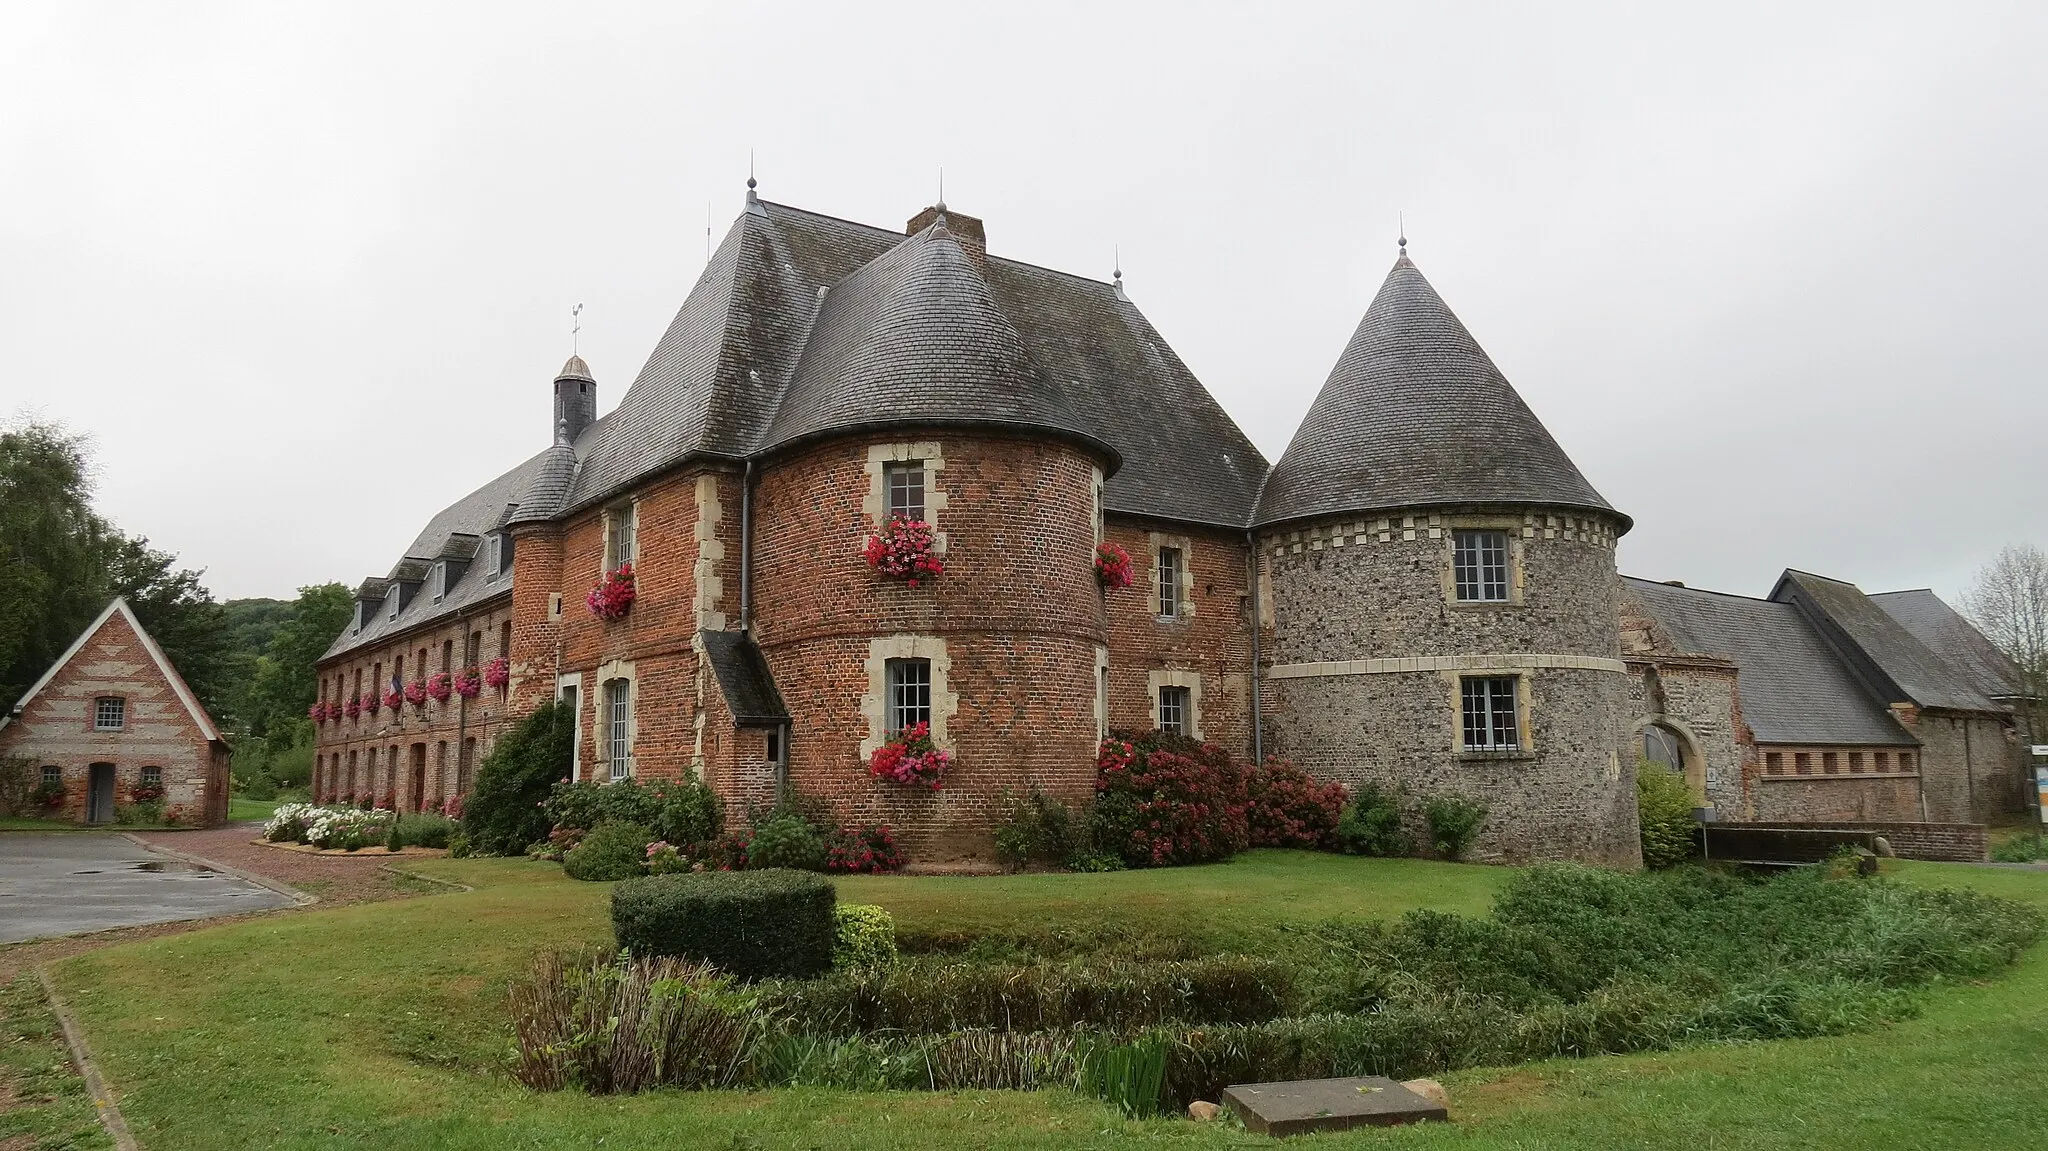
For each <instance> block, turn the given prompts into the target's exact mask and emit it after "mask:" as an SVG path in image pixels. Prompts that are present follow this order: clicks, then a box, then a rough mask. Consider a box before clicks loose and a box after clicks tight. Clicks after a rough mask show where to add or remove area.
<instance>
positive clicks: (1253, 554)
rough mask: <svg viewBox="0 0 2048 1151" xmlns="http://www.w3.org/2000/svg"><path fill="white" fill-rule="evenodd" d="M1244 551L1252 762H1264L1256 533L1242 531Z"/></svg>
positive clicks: (1257, 544)
mask: <svg viewBox="0 0 2048 1151" xmlns="http://www.w3.org/2000/svg"><path fill="white" fill-rule="evenodd" d="M1244 542H1245V551H1246V552H1247V553H1248V554H1249V558H1250V561H1251V563H1250V568H1251V607H1252V620H1251V623H1252V674H1251V684H1252V762H1253V763H1264V762H1266V731H1265V719H1264V716H1263V715H1262V713H1261V710H1260V705H1259V629H1260V626H1261V625H1260V615H1259V537H1258V535H1257V534H1256V533H1254V532H1250V531H1247V532H1245V533H1244Z"/></svg>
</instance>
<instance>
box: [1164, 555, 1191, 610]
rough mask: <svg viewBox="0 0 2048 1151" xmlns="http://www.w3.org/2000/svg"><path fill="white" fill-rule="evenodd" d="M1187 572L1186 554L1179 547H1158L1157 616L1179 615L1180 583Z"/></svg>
mask: <svg viewBox="0 0 2048 1151" xmlns="http://www.w3.org/2000/svg"><path fill="white" fill-rule="evenodd" d="M1186 573H1187V556H1186V555H1185V554H1184V553H1182V551H1181V550H1180V549H1179V548H1170V547H1162V548H1160V549H1159V616H1160V618H1161V619H1171V618H1173V617H1175V616H1178V615H1180V609H1181V602H1182V601H1181V583H1182V581H1183V579H1184V578H1185V576H1186Z"/></svg>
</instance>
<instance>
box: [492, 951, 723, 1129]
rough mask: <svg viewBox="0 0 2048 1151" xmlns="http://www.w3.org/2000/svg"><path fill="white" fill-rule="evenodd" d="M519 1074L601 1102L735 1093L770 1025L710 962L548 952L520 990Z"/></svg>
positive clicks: (516, 990)
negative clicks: (708, 1091)
mask: <svg viewBox="0 0 2048 1151" xmlns="http://www.w3.org/2000/svg"><path fill="white" fill-rule="evenodd" d="M512 1018H513V1027H514V1030H515V1032H516V1034H517V1036H518V1048H519V1060H518V1063H517V1065H516V1067H515V1069H514V1074H515V1075H516V1076H517V1077H518V1079H519V1081H520V1082H521V1083H524V1084H525V1085H526V1086H528V1087H532V1088H535V1089H537V1090H542V1091H552V1090H558V1089H560V1088H562V1087H566V1086H570V1085H574V1086H578V1087H581V1088H583V1089H584V1090H586V1091H588V1092H590V1093H591V1094H594V1095H610V1094H626V1093H631V1092H634V1091H640V1090H643V1089H646V1088H650V1087H698V1088H711V1087H729V1086H731V1085H733V1084H734V1083H736V1082H738V1081H739V1079H740V1077H741V1075H742V1073H743V1072H744V1071H745V1070H746V1068H747V1061H748V1057H749V1055H750V1054H751V1052H752V1049H753V1047H754V1045H755V1041H756V1039H757V1028H758V1027H759V1026H760V1025H761V1024H762V1023H763V1022H764V1021H763V1019H762V1017H761V1015H760V1014H759V1013H758V1012H757V1011H755V1010H754V1006H753V1002H752V1000H751V999H750V998H748V997H746V996H744V995H742V994H740V993H739V992H737V991H736V990H734V986H733V983H732V980H731V979H730V978H728V977H726V976H723V975H720V974H718V973H717V972H716V971H715V970H713V969H712V968H711V967H709V966H707V965H704V964H697V963H687V962H684V961H682V960H678V959H631V958H628V957H624V956H621V957H617V958H614V957H611V956H604V955H573V954H564V953H562V952H544V953H542V954H541V955H539V956H536V957H535V959H534V962H533V969H532V971H531V972H530V973H529V974H528V976H527V978H526V979H524V980H521V981H519V982H516V983H514V984H513V985H512Z"/></svg>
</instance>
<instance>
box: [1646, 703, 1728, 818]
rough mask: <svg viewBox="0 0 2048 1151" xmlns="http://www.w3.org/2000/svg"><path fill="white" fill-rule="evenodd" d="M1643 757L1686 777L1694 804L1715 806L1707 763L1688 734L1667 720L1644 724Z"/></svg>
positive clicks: (1687, 787)
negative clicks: (1710, 797)
mask: <svg viewBox="0 0 2048 1151" xmlns="http://www.w3.org/2000/svg"><path fill="white" fill-rule="evenodd" d="M1643 758H1644V759H1645V760H1647V761H1649V762H1650V763H1653V764H1656V765H1657V766H1658V767H1661V768H1664V769H1665V770H1667V771H1672V772H1676V773H1677V774H1679V775H1681V776H1684V777H1685V786H1686V789H1687V790H1688V791H1690V792H1692V801H1693V806H1694V807H1700V808H1706V807H1711V806H1713V805H1712V804H1711V803H1709V802H1708V801H1707V765H1706V762H1705V761H1704V760H1702V759H1701V758H1700V753H1699V749H1698V748H1696V747H1694V746H1693V742H1692V740H1691V739H1689V738H1687V737H1686V734H1685V733H1684V732H1682V731H1680V730H1678V729H1677V728H1675V727H1672V726H1671V725H1670V724H1667V723H1659V722H1655V721H1652V722H1650V723H1648V724H1645V725H1644V726H1643Z"/></svg>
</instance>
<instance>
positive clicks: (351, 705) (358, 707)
mask: <svg viewBox="0 0 2048 1151" xmlns="http://www.w3.org/2000/svg"><path fill="white" fill-rule="evenodd" d="M341 710H342V714H344V715H346V716H348V717H349V718H350V719H354V718H355V717H357V716H359V715H361V714H363V697H362V696H359V695H358V696H352V697H350V699H349V701H348V706H346V707H344V708H342V709H341Z"/></svg>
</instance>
